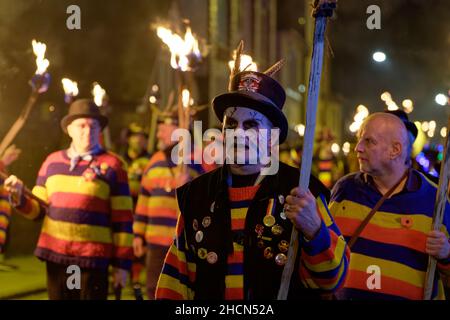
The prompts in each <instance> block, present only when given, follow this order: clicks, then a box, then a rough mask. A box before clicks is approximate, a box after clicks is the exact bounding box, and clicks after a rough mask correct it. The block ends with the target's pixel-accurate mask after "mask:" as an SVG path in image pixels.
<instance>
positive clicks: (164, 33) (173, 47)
mask: <svg viewBox="0 0 450 320" xmlns="http://www.w3.org/2000/svg"><path fill="white" fill-rule="evenodd" d="M156 33H157V35H158V37H159V38H161V40H162V41H163V42H164V43H165V44H166V45H167V46H168V47H169V50H170V53H171V58H170V65H171V66H172V68H174V69H176V70H178V69H180V70H181V71H183V72H185V71H191V70H192V68H191V67H190V66H189V56H190V55H192V54H193V55H195V56H196V57H201V54H200V49H199V46H198V40H197V39H195V37H194V35H193V34H192V31H191V28H189V27H187V28H186V33H185V35H184V39H183V38H182V37H181V36H180V35H178V34H176V33H172V31H171V30H170V29H167V28H164V27H158V28H157V31H156Z"/></svg>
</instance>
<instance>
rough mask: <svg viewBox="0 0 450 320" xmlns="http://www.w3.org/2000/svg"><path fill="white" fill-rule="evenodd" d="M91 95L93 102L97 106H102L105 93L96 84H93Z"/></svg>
mask: <svg viewBox="0 0 450 320" xmlns="http://www.w3.org/2000/svg"><path fill="white" fill-rule="evenodd" d="M93 85H94V88H93V89H92V95H93V96H94V102H95V104H96V105H97V106H99V107H101V106H102V105H103V99H104V98H105V95H106V91H105V89H103V88H102V87H101V86H100V85H99V84H98V83H97V82H94V83H93Z"/></svg>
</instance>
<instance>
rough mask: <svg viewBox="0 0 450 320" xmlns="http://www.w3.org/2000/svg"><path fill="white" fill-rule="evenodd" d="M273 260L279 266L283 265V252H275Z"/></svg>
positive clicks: (284, 260)
mask: <svg viewBox="0 0 450 320" xmlns="http://www.w3.org/2000/svg"><path fill="white" fill-rule="evenodd" d="M275 262H276V264H277V265H279V266H284V265H285V264H286V262H287V257H286V255H285V254H284V253H279V254H277V256H276V257H275Z"/></svg>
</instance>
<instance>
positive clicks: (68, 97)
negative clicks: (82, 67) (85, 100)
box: [61, 78, 79, 104]
mask: <svg viewBox="0 0 450 320" xmlns="http://www.w3.org/2000/svg"><path fill="white" fill-rule="evenodd" d="M61 83H62V85H63V89H64V102H65V103H67V104H71V103H72V101H73V99H74V98H75V97H76V96H78V93H79V91H78V83H76V82H75V81H72V80H70V79H69V78H63V79H62V80H61Z"/></svg>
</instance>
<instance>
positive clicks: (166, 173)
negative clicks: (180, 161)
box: [145, 167, 175, 179]
mask: <svg viewBox="0 0 450 320" xmlns="http://www.w3.org/2000/svg"><path fill="white" fill-rule="evenodd" d="M173 172H174V173H175V169H173ZM171 177H173V175H172V172H171V171H170V169H169V168H167V167H156V168H151V169H150V170H148V171H147V174H146V175H145V178H146V179H155V178H157V179H160V178H171Z"/></svg>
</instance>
